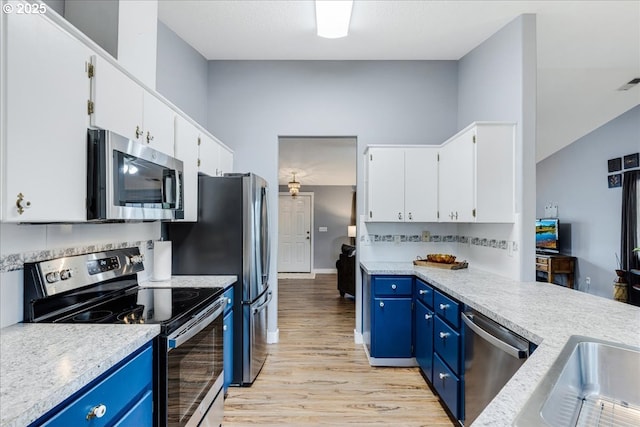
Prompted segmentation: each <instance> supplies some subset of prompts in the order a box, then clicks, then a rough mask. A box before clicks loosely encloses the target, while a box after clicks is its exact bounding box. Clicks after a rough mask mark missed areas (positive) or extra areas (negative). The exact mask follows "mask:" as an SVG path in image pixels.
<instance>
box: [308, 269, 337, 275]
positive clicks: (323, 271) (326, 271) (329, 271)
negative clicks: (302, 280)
mask: <svg viewBox="0 0 640 427" xmlns="http://www.w3.org/2000/svg"><path fill="white" fill-rule="evenodd" d="M313 272H314V273H316V274H338V270H337V269H335V268H314V269H313Z"/></svg>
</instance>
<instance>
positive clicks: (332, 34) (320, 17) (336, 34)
mask: <svg viewBox="0 0 640 427" xmlns="http://www.w3.org/2000/svg"><path fill="white" fill-rule="evenodd" d="M352 8H353V0H316V27H317V28H318V36H320V37H324V38H327V39H338V38H340V37H346V36H347V34H349V21H351V9H352Z"/></svg>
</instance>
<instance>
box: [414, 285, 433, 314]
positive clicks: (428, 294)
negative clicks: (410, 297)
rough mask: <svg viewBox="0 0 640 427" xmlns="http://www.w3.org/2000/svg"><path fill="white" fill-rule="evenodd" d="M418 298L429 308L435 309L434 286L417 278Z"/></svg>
mask: <svg viewBox="0 0 640 427" xmlns="http://www.w3.org/2000/svg"><path fill="white" fill-rule="evenodd" d="M415 296H416V300H418V301H422V302H423V303H424V305H426V306H427V307H428V308H430V309H433V288H432V287H431V286H430V285H428V284H427V283H425V282H423V281H422V280H420V279H416V289H415Z"/></svg>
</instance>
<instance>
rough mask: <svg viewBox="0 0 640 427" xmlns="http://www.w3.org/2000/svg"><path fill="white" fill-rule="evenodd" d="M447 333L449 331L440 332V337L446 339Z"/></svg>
mask: <svg viewBox="0 0 640 427" xmlns="http://www.w3.org/2000/svg"><path fill="white" fill-rule="evenodd" d="M449 335H451V334H450V333H449V332H440V338H442V339H443V340H446V339H447V337H448V336H449Z"/></svg>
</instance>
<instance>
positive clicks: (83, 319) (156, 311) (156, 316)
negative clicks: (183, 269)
mask: <svg viewBox="0 0 640 427" xmlns="http://www.w3.org/2000/svg"><path fill="white" fill-rule="evenodd" d="M223 292H224V289H223V288H167V287H162V288H146V287H145V288H142V287H135V288H132V289H129V290H127V291H126V292H124V293H123V294H122V295H118V296H114V297H113V298H111V299H109V300H107V301H104V302H101V303H98V304H95V305H93V306H91V307H85V308H83V309H81V310H78V311H76V312H74V313H72V314H66V315H62V316H61V317H59V318H57V319H55V320H54V321H53V322H54V323H116V324H117V323H120V324H144V323H146V324H160V325H162V326H163V332H165V333H169V332H171V331H172V330H174V329H175V328H176V327H178V326H179V325H181V324H183V323H184V322H185V321H186V320H187V319H188V318H190V317H191V316H192V315H194V314H197V313H198V312H199V311H201V310H202V309H203V308H205V307H206V306H207V305H209V304H210V303H212V302H213V301H215V300H216V299H217V298H218V297H219V296H220V295H222V293H223Z"/></svg>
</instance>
